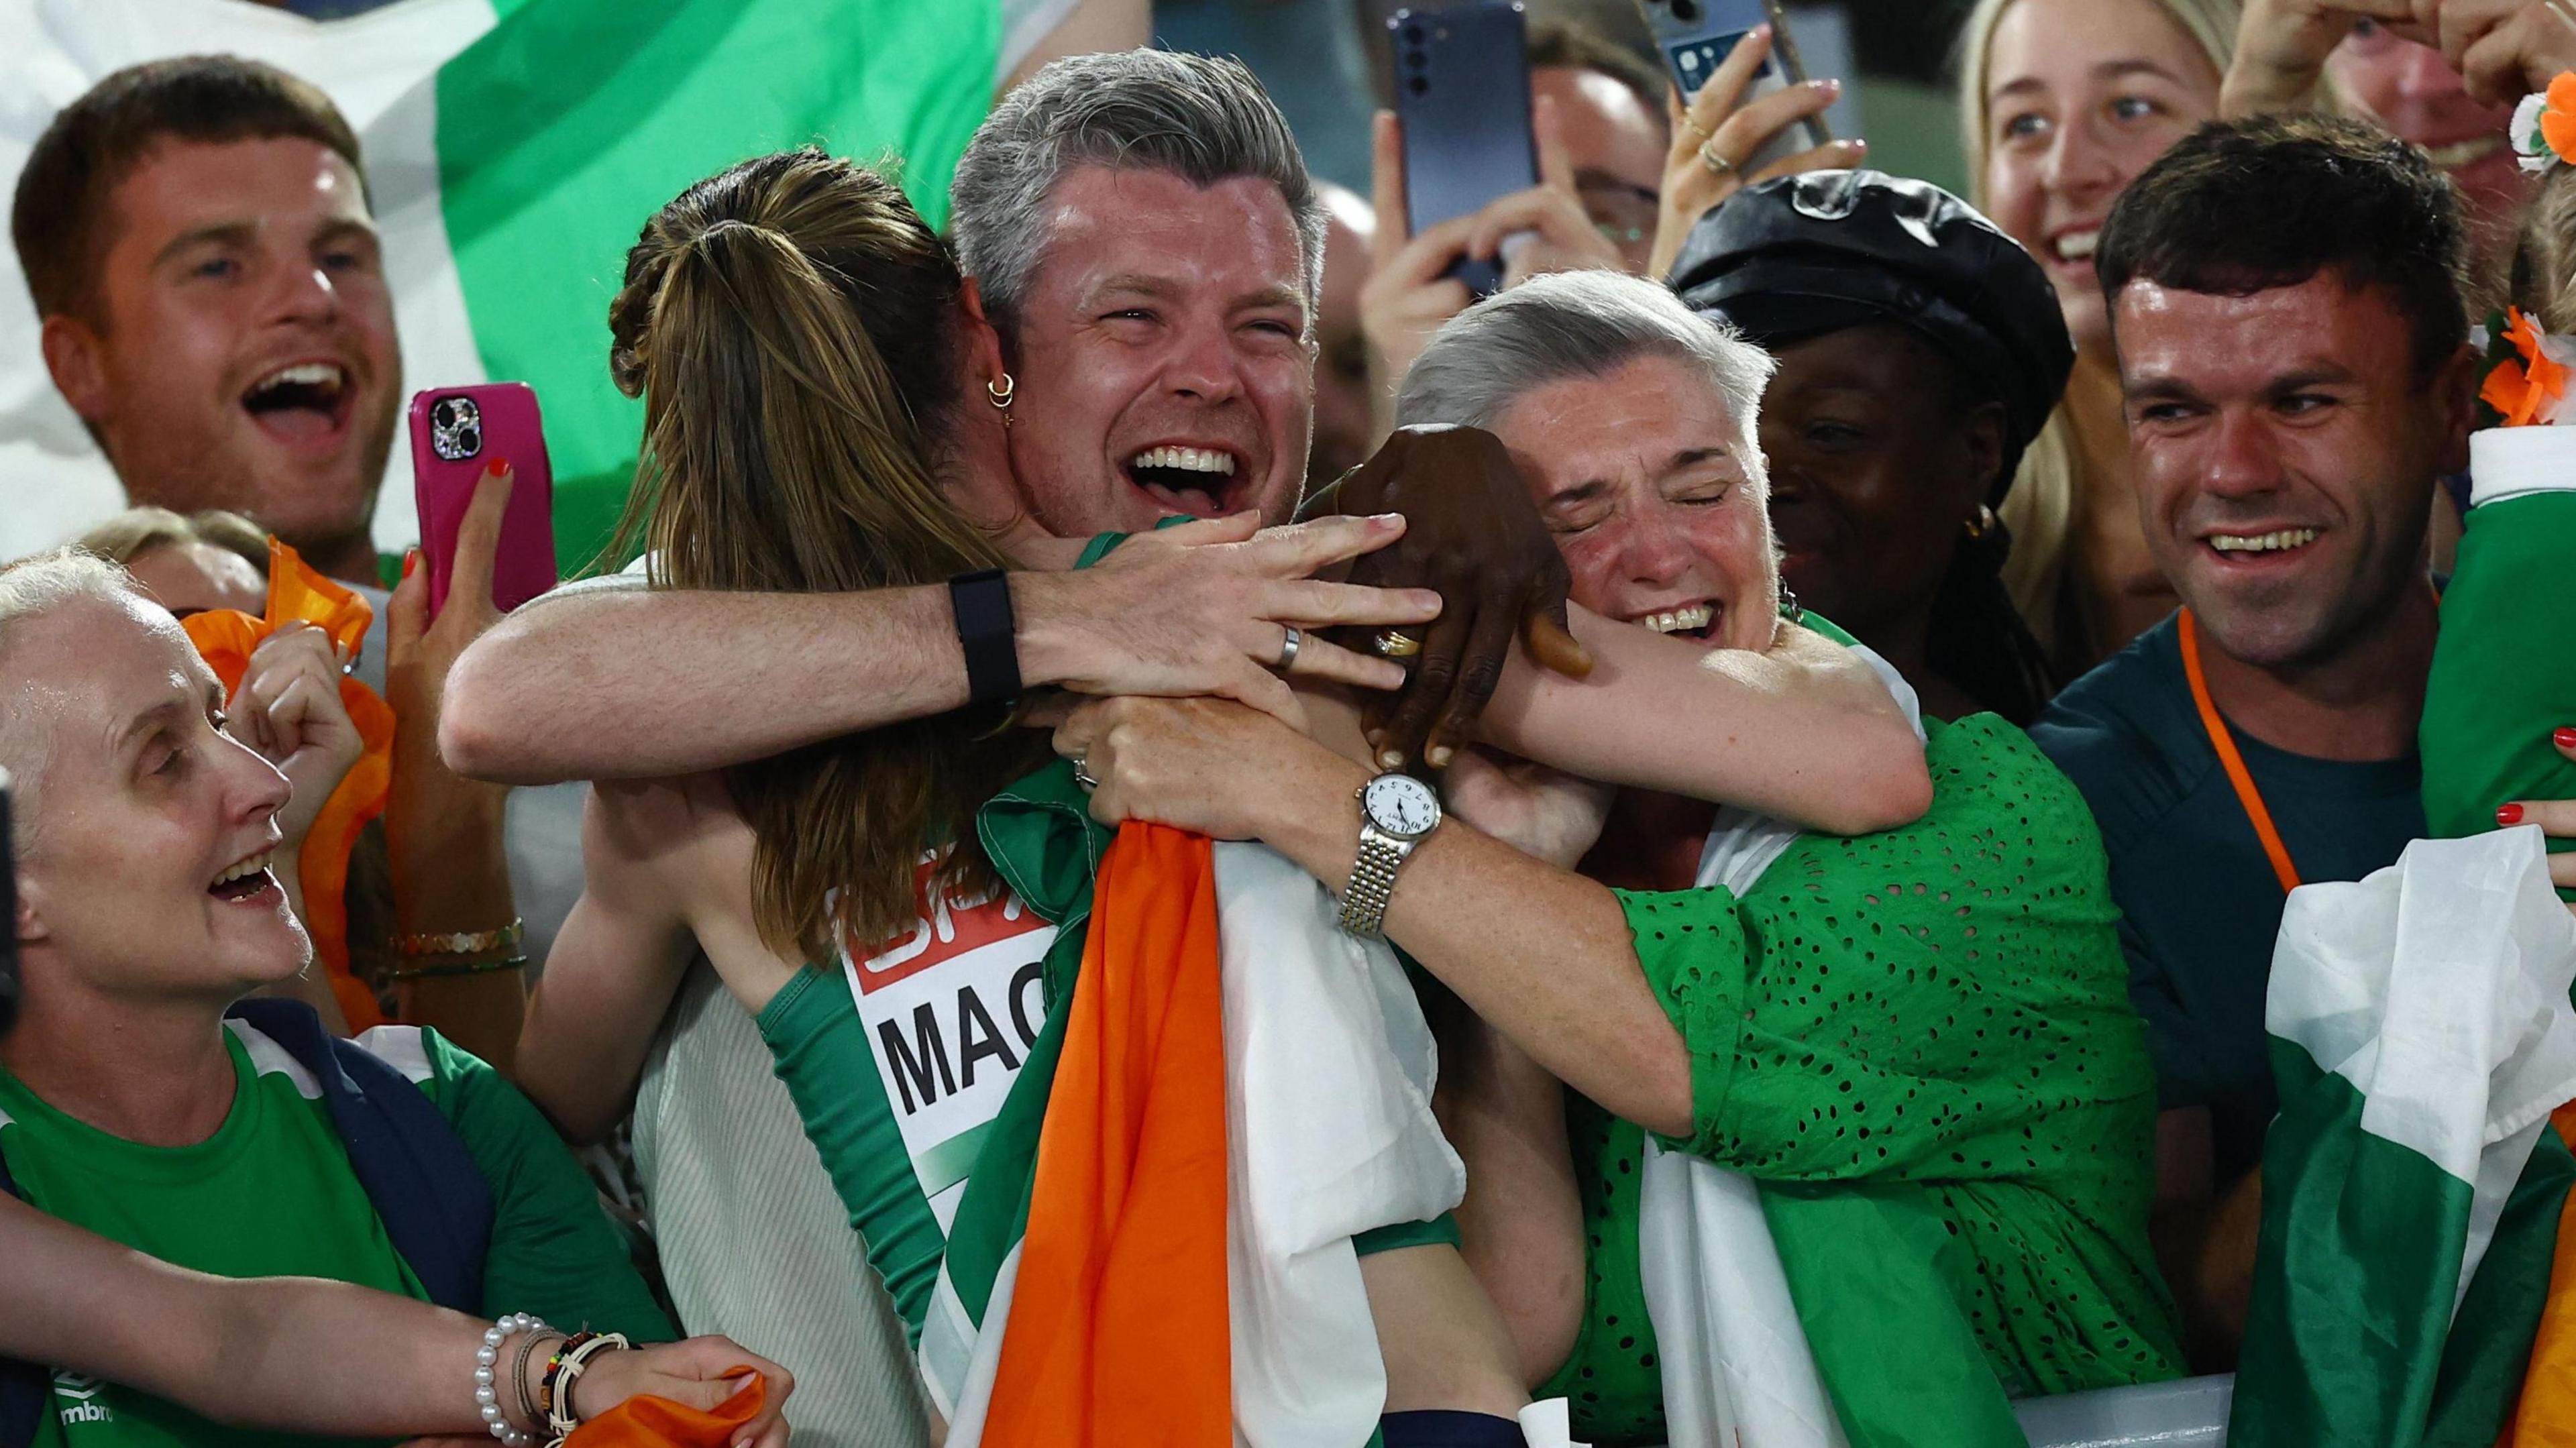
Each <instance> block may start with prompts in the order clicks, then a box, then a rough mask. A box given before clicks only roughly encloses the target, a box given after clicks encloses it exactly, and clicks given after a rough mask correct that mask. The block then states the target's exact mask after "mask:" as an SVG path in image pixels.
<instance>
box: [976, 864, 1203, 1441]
mask: <svg viewBox="0 0 2576 1448" xmlns="http://www.w3.org/2000/svg"><path fill="white" fill-rule="evenodd" d="M1218 966H1219V950H1218V937H1217V917H1216V872H1215V863H1214V857H1213V855H1212V854H1211V852H1210V847H1209V843H1208V841H1207V840H1206V839H1205V838H1204V837H1202V836H1198V835H1192V834H1187V833H1184V832H1182V831H1179V830H1174V829H1169V828H1166V827H1164V826H1161V825H1137V824H1131V825H1128V826H1126V827H1125V828H1124V829H1122V830H1120V831H1119V834H1118V838H1117V840H1116V842H1115V843H1113V844H1112V845H1111V846H1110V849H1109V852H1108V854H1107V855H1106V856H1105V857H1104V858H1103V859H1102V861H1101V865H1100V876H1099V880H1098V882H1097V883H1096V885H1095V886H1094V888H1093V892H1092V914H1091V933H1090V935H1089V937H1088V939H1087V940H1086V942H1085V944H1084V946H1083V954H1082V974H1081V976H1080V978H1079V980H1078V981H1077V982H1076V984H1075V986H1074V991H1073V1002H1072V1005H1071V1006H1070V1008H1069V1011H1070V1014H1069V1015H1068V1016H1067V1019H1066V1023H1065V1034H1064V1047H1063V1054H1062V1055H1061V1057H1060V1058H1059V1059H1058V1062H1057V1065H1056V1073H1055V1084H1054V1088H1053V1090H1052V1092H1051V1094H1050V1095H1049V1096H1048V1099H1047V1111H1046V1122H1045V1125H1044V1126H1043V1127H1042V1128H1041V1130H1040V1133H1039V1137H1038V1159H1037V1170H1036V1176H1035V1179H1034V1181H1033V1182H1032V1184H1031V1187H1030V1202H1029V1225H1028V1230H1027V1232H1026V1233H1025V1234H1024V1235H1023V1236H1022V1238H1021V1242H1020V1266H1019V1275H1018V1279H1017V1285H1016V1286H1015V1287H1014V1288H1013V1289H1012V1294H1011V1302H1010V1316H1009V1320H1008V1322H1007V1323H1006V1324H1005V1325H1004V1327H1003V1337H1002V1358H1001V1364H1000V1368H999V1372H998V1375H997V1377H996V1379H995V1381H994V1385H993V1396H992V1402H991V1407H990V1409H989V1411H988V1413H987V1416H986V1418H985V1424H984V1437H983V1442H984V1444H985V1445H986V1448H1040V1445H1046V1448H1147V1445H1166V1444H1168V1445H1175V1448H1223V1445H1226V1444H1228V1443H1231V1442H1232V1441H1233V1381H1232V1361H1231V1340H1230V1336H1229V1334H1228V1332H1227V1325H1226V1324H1227V1317H1226V1281H1225V1197H1226V1186H1225V1173H1226V1150H1225V1147H1226V1142H1225V1031H1224V1016H1223V1010H1222V997H1221V994H1220V983H1219V981H1218Z"/></svg>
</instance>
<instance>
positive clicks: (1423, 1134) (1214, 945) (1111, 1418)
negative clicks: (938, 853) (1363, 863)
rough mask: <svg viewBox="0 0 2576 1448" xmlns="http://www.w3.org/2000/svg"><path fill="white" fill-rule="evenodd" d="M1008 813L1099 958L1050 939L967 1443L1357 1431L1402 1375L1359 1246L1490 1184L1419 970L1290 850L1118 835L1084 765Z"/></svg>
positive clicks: (969, 1326)
mask: <svg viewBox="0 0 2576 1448" xmlns="http://www.w3.org/2000/svg"><path fill="white" fill-rule="evenodd" d="M1006 800H1007V801H1008V802H1009V804H1010V808H1009V809H1008V810H1007V811H1004V812H1002V813H1001V814H1000V815H997V812H996V810H995V809H994V808H993V807H990V806H988V807H987V809H986V811H985V814H984V818H983V820H982V822H981V833H982V836H983V839H984V842H985V844H986V846H987V851H988V853H989V854H990V855H991V856H992V857H993V859H994V862H995V864H996V866H997V867H998V868H999V869H1000V870H1001V872H1002V873H1003V875H1004V876H1005V877H1006V878H1007V879H1009V880H1010V881H1011V883H1012V887H1013V889H1014V890H1016V891H1017V892H1019V894H1020V895H1021V897H1022V898H1025V899H1028V900H1030V901H1031V902H1033V903H1034V902H1045V905H1044V908H1045V909H1046V910H1047V911H1048V913H1049V916H1050V918H1051V919H1056V920H1059V921H1060V922H1061V925H1062V928H1063V929H1064V930H1065V931H1067V932H1072V931H1075V930H1077V929H1079V930H1081V932H1082V933H1081V935H1080V936H1079V937H1078V938H1079V940H1080V943H1081V946H1082V951H1081V955H1080V958H1079V961H1078V963H1076V962H1073V961H1071V960H1070V959H1069V958H1065V957H1068V956H1069V952H1064V951H1057V952H1051V953H1050V956H1049V964H1048V970H1049V977H1048V990H1049V995H1050V999H1051V1000H1052V1001H1054V1002H1055V1004H1054V1005H1053V1006H1052V1007H1051V1009H1050V1012H1049V1015H1048V1019H1047V1023H1046V1025H1045V1027H1044V1029H1043V1030H1042V1031H1041V1032H1040V1034H1039V1036H1038V1038H1037V1040H1036V1042H1035V1043H1034V1044H1033V1045H1032V1046H1031V1048H1030V1050H1029V1052H1028V1055H1027V1058H1026V1061H1025V1064H1024V1065H1023V1066H1022V1068H1021V1071H1020V1073H1019V1076H1018V1077H1017V1079H1016V1080H1014V1081H1013V1083H1012V1085H1011V1089H1010V1095H1009V1097H1008V1099H1007V1100H1006V1101H1005V1102H1004V1103H1003V1105H1002V1108H1001V1110H1000V1112H999V1114H997V1115H996V1116H994V1117H993V1118H992V1120H991V1122H990V1124H989V1125H988V1126H986V1127H985V1128H984V1129H983V1130H982V1132H981V1135H980V1138H979V1145H978V1148H977V1150H976V1156H975V1162H974V1167H973V1170H972V1172H971V1174H970V1175H969V1176H968V1178H967V1180H966V1182H965V1185H964V1190H963V1193H962V1195H961V1196H960V1197H959V1198H958V1199H957V1203H956V1210H955V1214H954V1216H953V1218H952V1219H951V1221H950V1223H949V1229H948V1234H947V1251H946V1255H945V1257H944V1259H943V1260H942V1262H941V1265H940V1269H939V1275H938V1281H937V1283H936V1285H935V1287H934V1288H933V1289H932V1291H931V1293H930V1300H929V1302H928V1304H927V1307H926V1309H925V1311H924V1315H923V1320H922V1326H921V1333H920V1362H921V1369H922V1377H923V1380H924V1382H925V1384H926V1385H927V1386H928V1388H929V1390H930V1398H931V1401H932V1403H933V1405H934V1406H935V1407H937V1408H938V1409H939V1411H940V1412H941V1414H942V1415H943V1416H944V1417H946V1418H947V1419H948V1421H949V1432H948V1442H949V1443H950V1444H951V1445H953V1448H979V1445H1004V1444H1008V1445H1013V1448H1017V1445H1022V1444H1029V1443H1045V1444H1050V1445H1052V1444H1059V1443H1089V1444H1099V1445H1109V1444H1128V1443H1175V1444H1184V1443H1186V1444H1198V1443H1227V1442H1244V1443H1251V1444H1254V1445H1257V1448H1357V1445H1359V1444H1361V1443H1363V1442H1365V1441H1367V1439H1368V1438H1369V1436H1370V1434H1371V1432H1372V1431H1373V1430H1374V1428H1375V1426H1376V1423H1377V1418H1378V1415H1379V1413H1380V1411H1381V1410H1382V1409H1383V1407H1384V1405H1385V1400H1386V1377H1385V1365H1384V1363H1383V1361H1382V1360H1381V1359H1380V1357H1379V1354H1378V1349H1377V1339H1376V1333H1375V1330H1374V1323H1373V1319H1372V1317H1371V1314H1370V1311H1369V1305H1368V1296H1367V1290H1366V1287H1365V1284H1364V1283H1363V1282H1362V1281H1361V1278H1360V1272H1359V1259H1358V1256H1357V1254H1356V1250H1355V1247H1354V1245H1353V1239H1354V1238H1355V1237H1356V1236H1358V1235H1360V1234H1362V1233H1364V1232H1366V1231H1368V1230H1370V1229H1372V1228H1378V1227H1386V1226H1391V1225H1399V1224H1408V1223H1418V1222H1427V1221H1429V1220H1431V1219H1433V1218H1436V1217H1438V1216H1439V1215H1440V1214H1441V1213H1443V1212H1445V1211H1447V1210H1449V1209H1451V1208H1453V1207H1455V1206H1456V1205H1457V1204H1458V1201H1459V1198H1460V1196H1461V1195H1462V1194H1463V1192H1464V1191H1465V1187H1466V1173H1465V1169H1464V1168H1463V1167H1462V1166H1461V1165H1460V1163H1459V1161H1458V1158H1457V1154H1456V1153H1455V1152H1453V1151H1451V1150H1450V1149H1449V1146H1448V1143H1447V1142H1446V1140H1445V1139H1443V1138H1442V1136H1441V1134H1440V1128H1439V1123H1438V1120H1437V1118H1436V1117H1435V1116H1434V1115H1433V1114H1432V1111H1431V1104H1430V1102H1431V1092H1432V1086H1433V1077H1434V1075H1435V1071H1436V1067H1435V1065H1434V1060H1435V1052H1434V1050H1433V1047H1432V1044H1431V1036H1430V1030H1429V1028H1428V1026H1426V1025H1425V1024H1424V1022H1423V1019H1422V1013H1421V1010H1420V1007H1419V1006H1418V1005H1417V1004H1416V1002H1415V1000H1414V996H1413V990H1412V987H1411V985H1410V984H1409V983H1408V982H1407V981H1406V979H1405V976H1404V973H1403V971H1402V969H1401V968H1400V967H1399V966H1398V965H1397V963H1396V961H1395V958H1394V955H1393V952H1392V951H1390V950H1388V949H1387V947H1386V946H1385V945H1384V944H1382V943H1379V942H1373V941H1360V940H1357V939H1355V938H1354V937H1352V936H1350V935H1348V934H1347V933H1345V932H1343V931H1342V930H1340V929H1339V928H1338V927H1337V926H1336V925H1335V923H1334V919H1335V913H1334V903H1333V900H1332V897H1331V895H1330V894H1329V893H1328V892H1327V891H1325V890H1324V888H1323V887H1322V886H1321V885H1318V884H1317V883H1316V882H1315V881H1314V880H1313V879H1312V878H1311V877H1309V876H1307V875H1306V874H1305V873H1304V872H1303V871H1301V870H1299V869H1298V868H1297V867H1296V866H1295V865H1293V864H1291V863H1290V862H1288V861H1287V860H1286V859H1284V858H1282V857H1281V856H1279V855H1278V854H1276V853H1275V852H1273V851H1271V850H1269V849H1268V848H1266V847H1264V846H1261V845H1258V844H1250V843H1241V842H1230V843H1219V844H1213V845H1211V844H1210V843H1209V842H1208V841H1206V840H1205V839H1201V838H1198V837H1195V836H1190V835H1185V834H1181V833H1178V832H1175V831H1171V830H1167V829H1161V828H1159V827H1151V826H1142V825H1134V824H1131V825H1128V826H1126V827H1125V828H1124V829H1123V830H1122V831H1121V832H1120V833H1119V834H1118V835H1117V837H1116V840H1115V842H1114V843H1108V844H1105V850H1104V842H1105V840H1106V832H1104V831H1102V830H1100V828H1099V827H1098V826H1097V825H1094V824H1092V823H1091V822H1090V820H1089V818H1088V815H1087V813H1086V810H1085V803H1086V798H1085V796H1084V795H1083V794H1082V793H1081V792H1080V790H1079V789H1078V788H1077V787H1076V786H1075V785H1074V784H1073V783H1072V781H1071V777H1070V771H1069V769H1067V768H1066V767H1064V766H1061V765H1059V766H1057V767H1055V768H1053V769H1051V770H1048V771H1041V772H1040V774H1038V775H1036V776H1032V777H1031V778H1030V779H1028V780H1024V781H1022V782H1021V783H1020V784H1018V785H1015V786H1014V787H1013V789H1012V790H1011V791H1008V792H1006ZM1091 859H1098V861H1099V865H1098V869H1097V873H1096V879H1095V877H1094V872H1093V871H1092V869H1091V867H1090V865H1089V861H1090V860H1091ZM1086 922H1087V923H1086ZM1066 938H1067V939H1071V938H1076V937H1072V936H1070V935H1068V936H1067V937H1066ZM1059 965H1063V966H1065V967H1067V968H1065V969H1063V970H1061V972H1059V970H1058V967H1059Z"/></svg>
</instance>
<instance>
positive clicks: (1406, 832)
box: [1360, 774, 1440, 840]
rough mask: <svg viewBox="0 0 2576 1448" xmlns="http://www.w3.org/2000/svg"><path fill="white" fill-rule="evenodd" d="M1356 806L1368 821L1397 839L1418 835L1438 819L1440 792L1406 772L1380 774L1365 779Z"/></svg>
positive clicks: (1429, 831) (1428, 829)
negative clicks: (1438, 793) (1365, 783)
mask: <svg viewBox="0 0 2576 1448" xmlns="http://www.w3.org/2000/svg"><path fill="white" fill-rule="evenodd" d="M1360 807H1361V808H1362V809H1364V810H1365V811H1367V813H1368V817H1369V823H1370V824H1373V825H1375V826H1377V827H1378V828H1379V829H1381V830H1383V831H1385V832H1386V833H1388V834H1390V835H1394V836H1396V837H1398V838H1399V839H1408V840H1410V839H1419V838H1421V837H1422V836H1424V835H1427V834H1429V833H1431V827H1432V826H1434V825H1436V824H1438V823H1440V796H1438V795H1436V794H1433V793H1432V792H1431V786H1429V785H1427V784H1424V783H1423V782H1422V781H1421V780H1418V779H1415V778H1414V777H1413V776H1412V775H1409V774H1381V775H1379V776H1378V777H1377V778H1375V779H1372V780H1370V781H1369V782H1368V788H1367V789H1366V790H1365V791H1363V792H1362V793H1361V795H1360Z"/></svg>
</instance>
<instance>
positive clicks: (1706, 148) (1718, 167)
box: [1699, 136, 1735, 176]
mask: <svg viewBox="0 0 2576 1448" xmlns="http://www.w3.org/2000/svg"><path fill="white" fill-rule="evenodd" d="M1699 163H1700V164H1701V165H1703V166H1706V167H1707V168H1708V174H1710V175H1711V176H1723V175H1725V174H1726V173H1727V172H1729V171H1732V170H1734V169H1735V163H1734V162H1733V161H1732V160H1729V159H1728V158H1726V157H1725V156H1722V155H1720V154H1718V151H1717V137H1715V136H1711V137H1709V138H1708V139H1707V140H1705V141H1702V142H1700V143H1699Z"/></svg>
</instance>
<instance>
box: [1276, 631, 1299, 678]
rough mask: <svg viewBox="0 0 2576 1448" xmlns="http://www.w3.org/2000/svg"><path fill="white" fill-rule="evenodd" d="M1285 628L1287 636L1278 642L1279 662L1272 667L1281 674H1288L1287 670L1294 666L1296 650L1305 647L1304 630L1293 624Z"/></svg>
mask: <svg viewBox="0 0 2576 1448" xmlns="http://www.w3.org/2000/svg"><path fill="white" fill-rule="evenodd" d="M1285 627H1286V628H1287V630H1288V636H1287V637H1286V638H1284V639H1281V640H1280V641H1279V662H1278V663H1277V664H1276V665H1274V667H1276V668H1277V669H1278V670H1279V672H1281V673H1283V674H1284V673H1286V672H1288V670H1289V669H1290V668H1291V667H1293V666H1294V665H1295V664H1296V662H1297V650H1299V649H1301V648H1303V647H1305V645H1306V631H1305V630H1304V629H1301V628H1299V627H1297V626H1296V625H1295V624H1293V623H1292V624H1288V625H1285Z"/></svg>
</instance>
